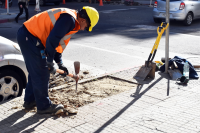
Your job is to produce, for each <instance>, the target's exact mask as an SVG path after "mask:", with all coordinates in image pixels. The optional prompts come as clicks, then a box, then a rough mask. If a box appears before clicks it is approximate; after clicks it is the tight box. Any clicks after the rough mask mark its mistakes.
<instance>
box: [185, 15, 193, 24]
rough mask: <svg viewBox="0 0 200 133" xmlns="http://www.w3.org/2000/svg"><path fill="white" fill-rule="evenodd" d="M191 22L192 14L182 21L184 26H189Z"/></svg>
mask: <svg viewBox="0 0 200 133" xmlns="http://www.w3.org/2000/svg"><path fill="white" fill-rule="evenodd" d="M192 21H193V16H192V13H188V14H187V16H186V17H185V20H184V21H183V23H184V25H186V26H189V25H191V24H192Z"/></svg>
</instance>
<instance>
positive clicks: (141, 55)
mask: <svg viewBox="0 0 200 133" xmlns="http://www.w3.org/2000/svg"><path fill="white" fill-rule="evenodd" d="M86 5H88V6H93V7H95V8H96V9H97V10H98V11H99V14H100V20H99V22H98V24H97V25H96V26H95V27H94V29H93V31H92V32H91V33H88V32H86V31H80V32H79V33H77V34H76V35H74V36H73V37H72V39H71V41H70V43H69V45H68V46H67V48H66V50H65V51H64V53H63V60H64V62H65V64H66V65H67V66H69V68H70V70H73V61H76V60H78V61H80V62H81V66H82V69H88V70H90V71H92V73H93V74H94V75H95V74H100V73H105V72H113V71H117V70H120V69H125V68H130V67H133V66H138V65H141V64H144V61H145V59H147V57H148V55H149V52H150V51H151V48H152V46H153V44H154V42H155V40H156V37H157V31H156V29H157V27H158V26H159V24H156V23H154V22H153V18H152V10H153V8H152V7H148V6H125V5H113V4H104V6H99V5H98V4H88V3H83V2H82V3H77V2H69V3H68V2H67V3H66V4H65V5H62V4H61V5H60V6H54V4H48V5H47V6H45V7H40V8H41V10H42V11H44V10H47V9H49V8H55V7H67V8H73V9H80V8H81V7H82V6H86ZM13 8H17V4H16V3H14V5H13ZM34 8H35V6H34V5H29V13H30V16H33V15H35V14H36V12H35V11H34ZM24 21H25V20H20V21H19V23H15V22H10V23H4V24H0V27H7V28H1V30H0V35H1V36H4V37H6V38H8V39H10V40H12V41H14V42H17V41H16V33H17V30H18V29H19V27H20V26H21V25H22V24H23V22H24ZM164 36H165V35H163V37H162V39H161V41H160V45H159V48H158V53H157V55H156V58H155V59H156V60H158V59H160V58H161V57H164V56H165V37H164ZM199 38H200V20H196V21H194V22H193V24H192V25H191V26H184V25H183V24H182V23H181V22H175V21H172V22H170V48H169V49H170V57H173V56H174V55H180V56H184V57H185V58H187V57H189V56H193V57H196V56H199V51H200V48H199Z"/></svg>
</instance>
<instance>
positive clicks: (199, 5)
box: [190, 0, 200, 19]
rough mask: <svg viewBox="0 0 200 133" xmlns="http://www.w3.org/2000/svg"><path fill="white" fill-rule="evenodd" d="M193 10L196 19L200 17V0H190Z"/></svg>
mask: <svg viewBox="0 0 200 133" xmlns="http://www.w3.org/2000/svg"><path fill="white" fill-rule="evenodd" d="M190 2H191V3H190V6H191V10H192V11H193V14H194V19H196V18H199V17H200V1H199V0H190Z"/></svg>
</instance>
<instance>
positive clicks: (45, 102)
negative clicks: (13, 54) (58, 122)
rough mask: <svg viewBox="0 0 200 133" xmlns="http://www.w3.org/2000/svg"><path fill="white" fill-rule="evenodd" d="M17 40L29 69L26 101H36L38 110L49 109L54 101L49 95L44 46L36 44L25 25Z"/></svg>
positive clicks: (36, 39)
mask: <svg viewBox="0 0 200 133" xmlns="http://www.w3.org/2000/svg"><path fill="white" fill-rule="evenodd" d="M17 41H18V44H19V46H20V48H21V52H22V55H23V57H24V60H25V63H26V68H27V70H28V73H29V75H28V83H27V85H26V89H25V97H24V101H25V102H33V101H36V104H37V109H38V110H45V109H47V108H48V107H49V106H50V105H51V104H52V103H51V101H50V99H49V96H48V84H49V76H50V74H49V70H48V66H47V63H46V58H42V56H41V53H40V51H41V50H43V48H41V47H38V46H36V44H37V41H38V38H36V37H34V36H33V35H32V34H30V32H28V30H27V29H26V27H25V26H24V25H23V26H22V27H21V28H20V29H19V30H18V33H17Z"/></svg>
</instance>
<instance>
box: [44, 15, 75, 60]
mask: <svg viewBox="0 0 200 133" xmlns="http://www.w3.org/2000/svg"><path fill="white" fill-rule="evenodd" d="M74 28H75V19H74V18H73V17H72V16H71V15H69V14H67V13H63V14H61V15H60V17H59V18H58V20H57V21H56V23H55V25H54V28H53V29H52V30H51V32H50V34H49V36H48V38H47V41H46V49H45V51H46V53H47V55H48V56H47V61H48V62H53V59H54V55H55V53H56V50H55V49H56V47H58V45H59V42H60V40H61V39H62V38H63V37H64V36H65V35H66V34H67V33H69V32H70V31H72V30H73V29H74ZM58 56H59V54H58ZM61 57H62V56H60V58H61ZM61 60H62V59H61Z"/></svg>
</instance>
